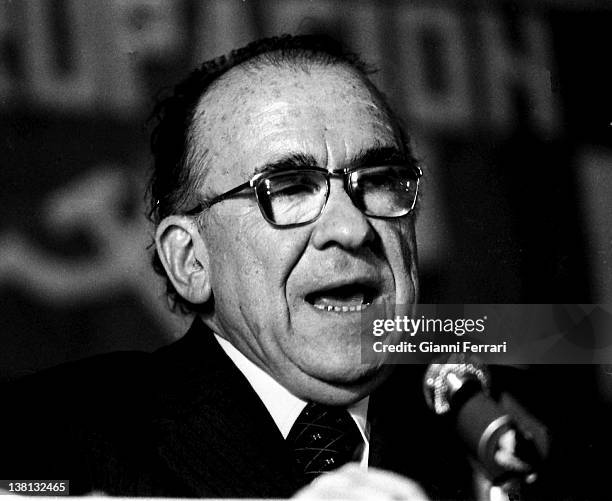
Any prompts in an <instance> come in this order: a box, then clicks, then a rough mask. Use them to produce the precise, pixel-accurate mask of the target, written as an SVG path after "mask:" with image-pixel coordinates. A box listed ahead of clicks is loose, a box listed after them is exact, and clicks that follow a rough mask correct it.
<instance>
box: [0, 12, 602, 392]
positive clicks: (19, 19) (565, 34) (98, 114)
mask: <svg viewBox="0 0 612 501" xmlns="http://www.w3.org/2000/svg"><path fill="white" fill-rule="evenodd" d="M610 27H612V4H610V3H609V2H596V1H588V0H573V1H570V0H557V1H554V0H548V1H545V0H537V1H533V0H532V1H527V0H524V1H519V0H514V1H501V0H499V1H476V0H474V1H469V0H453V1H435V0H428V1H426V0H423V1H402V0H384V1H381V0H355V1H350V2H349V1H341V0H205V1H204V0H202V1H195V0H173V1H162V0H13V1H11V0H1V1H0V162H2V164H1V168H0V204H1V205H0V206H1V207H2V212H3V217H2V218H1V220H0V380H6V379H11V378H14V377H17V376H19V375H22V374H26V373H29V372H32V371H35V370H38V369H41V368H44V367H49V366H52V365H55V364H57V363H60V362H63V361H66V360H74V359H78V358H82V357H85V356H88V355H92V354H97V353H102V352H107V351H112V350H118V349H119V350H130V349H144V350H152V349H155V348H156V347H158V346H161V345H163V344H166V343H168V342H170V341H171V340H173V339H176V338H177V337H179V336H180V335H181V334H182V333H183V332H184V329H185V326H186V325H187V324H188V319H184V318H181V317H177V316H176V315H173V314H172V313H170V311H169V310H168V308H167V305H166V302H165V299H164V291H163V285H162V283H161V281H160V280H159V279H158V277H156V276H155V274H154V273H153V271H152V269H151V266H150V249H149V245H150V243H151V235H152V229H151V228H150V227H149V225H148V223H147V221H146V218H145V217H144V212H145V206H144V202H143V198H144V185H145V182H146V177H147V171H148V168H149V165H150V157H149V151H148V141H149V139H148V137H149V131H148V129H147V126H146V122H147V117H148V116H149V113H150V111H151V109H152V104H153V102H154V97H155V96H156V95H157V93H158V92H159V91H160V89H162V88H164V87H168V86H171V85H173V84H174V83H175V82H177V81H178V80H179V79H180V78H182V77H183V76H185V75H187V74H188V72H189V71H190V70H191V69H193V68H195V67H196V66H198V65H199V63H201V62H202V61H204V60H206V59H209V58H211V57H214V56H218V55H220V54H223V53H226V52H228V51H229V50H231V49H232V48H235V47H238V46H240V45H243V44H245V43H247V42H248V41H250V40H253V39H255V38H258V37H261V36H271V35H277V34H281V33H286V32H289V33H315V32H324V33H329V34H331V35H332V36H334V37H336V38H339V39H341V40H342V41H344V42H345V43H346V44H347V45H348V46H349V47H350V48H352V49H354V50H355V51H357V52H359V53H361V54H362V55H363V56H364V58H365V59H366V60H367V61H369V62H370V63H372V64H373V65H374V66H376V67H377V68H379V72H378V73H377V74H376V75H375V77H374V80H375V81H376V83H378V84H379V85H380V87H381V88H382V89H383V90H384V91H385V92H386V94H387V95H388V97H389V99H390V101H391V103H392V105H393V106H394V107H395V109H397V110H398V114H399V115H400V116H401V117H402V118H403V120H404V121H405V124H406V127H407V130H408V131H409V132H410V134H411V136H412V138H413V143H414V147H415V149H416V152H417V155H418V157H419V158H420V159H421V160H422V162H423V166H424V171H425V180H424V183H423V195H422V201H421V208H420V213H419V217H418V239H419V251H420V256H419V258H420V270H421V284H422V295H421V301H422V302H424V303H611V302H612V224H611V223H612V217H611V216H612V196H610V195H611V192H612V98H611V97H610V96H611V94H612V93H611V92H610V89H612V77H610V76H609V75H610V72H609V71H607V66H609V59H610V57H609V49H610V47H611V46H612V30H611V29H610Z"/></svg>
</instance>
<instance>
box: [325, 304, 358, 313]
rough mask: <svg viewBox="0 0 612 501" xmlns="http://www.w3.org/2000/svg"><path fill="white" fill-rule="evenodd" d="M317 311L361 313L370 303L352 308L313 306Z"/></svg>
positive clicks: (329, 305)
mask: <svg viewBox="0 0 612 501" xmlns="http://www.w3.org/2000/svg"><path fill="white" fill-rule="evenodd" d="M313 306H314V307H315V308H316V309H317V310H322V311H335V312H338V313H340V312H342V313H346V312H349V311H362V310H365V309H366V308H367V307H368V306H370V303H363V304H357V305H354V306H334V305H331V304H328V305H325V304H314V305H313Z"/></svg>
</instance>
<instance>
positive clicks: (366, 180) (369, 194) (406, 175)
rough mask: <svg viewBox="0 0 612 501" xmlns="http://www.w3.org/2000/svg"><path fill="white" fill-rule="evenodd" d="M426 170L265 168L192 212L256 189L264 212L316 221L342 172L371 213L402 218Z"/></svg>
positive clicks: (274, 217)
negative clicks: (331, 170) (333, 179)
mask: <svg viewBox="0 0 612 501" xmlns="http://www.w3.org/2000/svg"><path fill="white" fill-rule="evenodd" d="M422 175H423V173H422V171H421V169H420V168H419V167H418V166H416V165H411V166H405V165H383V166H376V167H357V168H354V169H345V170H344V171H342V172H329V171H327V170H326V169H323V168H320V167H309V168H307V169H295V170H283V171H278V172H261V173H258V174H255V175H254V176H253V177H252V178H251V179H250V180H249V181H247V182H246V183H243V184H241V185H240V186H236V187H235V188H233V189H231V190H229V191H226V192H225V193H223V194H221V195H219V196H217V197H215V198H213V199H212V200H209V201H207V202H204V203H202V204H200V205H198V206H197V207H195V208H194V209H192V210H190V211H188V212H187V214H188V215H195V214H197V213H199V212H203V211H206V210H208V209H210V208H211V207H212V206H213V205H215V204H217V203H219V202H222V201H223V200H227V199H228V198H232V197H234V196H235V195H237V194H238V193H239V192H241V191H243V190H245V189H247V188H252V189H253V191H254V192H255V197H256V198H257V203H258V205H259V209H260V211H261V214H262V215H263V217H264V218H265V220H266V221H268V222H269V223H270V224H271V225H273V226H277V227H292V226H301V225H305V224H308V223H312V222H313V221H315V220H316V219H317V218H318V217H319V216H320V215H321V213H322V212H323V209H324V208H325V205H326V204H327V200H328V198H329V189H330V181H329V180H330V178H332V177H340V178H343V181H344V190H345V191H346V193H347V194H348V195H349V197H350V198H351V200H352V202H353V204H354V205H355V206H356V207H357V208H358V209H359V210H361V212H362V213H363V214H365V215H367V216H373V217H381V218H396V217H401V216H405V215H407V214H409V213H410V212H412V210H414V206H415V204H416V200H417V193H418V188H419V178H420V177H421V176H422Z"/></svg>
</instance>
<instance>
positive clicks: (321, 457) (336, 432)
mask: <svg viewBox="0 0 612 501" xmlns="http://www.w3.org/2000/svg"><path fill="white" fill-rule="evenodd" d="M287 443H288V444H289V446H290V447H291V448H292V449H293V451H294V455H295V461H296V464H297V467H298V470H299V472H300V473H301V474H302V475H303V476H304V478H303V480H304V483H307V482H310V481H311V480H312V479H314V478H315V477H316V476H318V475H319V474H321V473H323V472H326V471H330V470H334V469H336V468H339V467H340V466H342V465H343V464H345V463H348V462H349V461H353V460H357V459H358V456H359V454H360V452H361V450H362V446H363V439H362V437H361V433H360V432H359V428H358V427H357V424H356V423H355V421H354V420H353V418H352V417H351V415H350V414H349V413H348V411H347V410H346V409H345V408H344V407H332V406H328V405H322V404H317V403H309V404H308V405H307V406H306V407H305V408H304V410H303V411H302V412H301V414H300V415H299V416H298V418H297V420H296V421H295V423H294V425H293V427H292V428H291V431H290V432H289V435H288V436H287Z"/></svg>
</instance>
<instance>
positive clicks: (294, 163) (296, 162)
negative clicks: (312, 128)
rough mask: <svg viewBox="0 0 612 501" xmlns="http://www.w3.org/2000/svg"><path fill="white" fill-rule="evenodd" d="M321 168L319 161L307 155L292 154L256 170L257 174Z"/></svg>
mask: <svg viewBox="0 0 612 501" xmlns="http://www.w3.org/2000/svg"><path fill="white" fill-rule="evenodd" d="M312 167H319V165H318V163H317V160H316V158H315V157H313V156H312V155H309V154H306V153H292V154H290V155H286V156H284V157H281V158H280V159H278V160H275V161H273V162H269V163H266V164H264V165H262V166H260V167H257V168H256V169H255V174H258V173H260V172H277V171H282V170H295V169H309V168H312Z"/></svg>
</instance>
